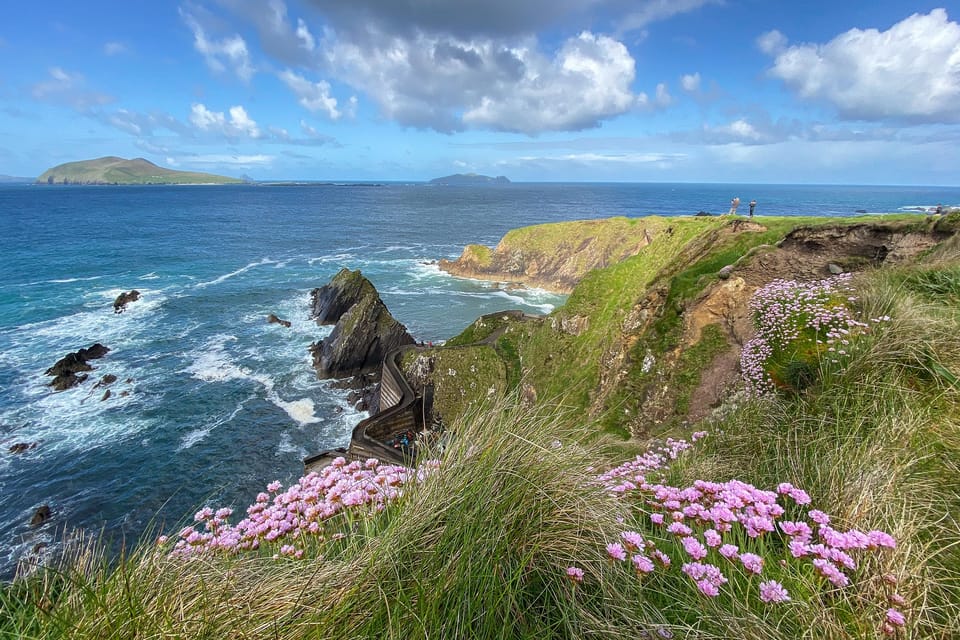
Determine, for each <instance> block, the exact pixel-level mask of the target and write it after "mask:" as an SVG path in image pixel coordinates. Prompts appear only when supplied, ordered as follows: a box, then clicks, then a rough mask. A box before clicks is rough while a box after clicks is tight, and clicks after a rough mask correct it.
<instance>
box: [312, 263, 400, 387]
mask: <svg viewBox="0 0 960 640" xmlns="http://www.w3.org/2000/svg"><path fill="white" fill-rule="evenodd" d="M358 296H359V297H358ZM347 302H350V305H349V307H347V308H346V309H344V310H343V311H341V309H342V308H343V307H344V305H346V303H347ZM313 311H314V316H315V317H316V319H317V321H318V322H321V320H323V321H324V322H328V321H329V319H330V318H331V317H333V316H337V317H338V319H337V320H336V326H335V327H334V328H333V331H332V332H331V333H330V335H329V336H328V337H327V338H325V339H324V340H321V341H320V342H317V343H315V344H313V345H311V346H310V351H311V353H312V354H313V366H314V367H315V368H316V370H317V375H318V376H319V377H320V378H346V377H349V376H356V375H359V374H361V373H365V372H368V371H376V370H378V369H379V368H380V364H381V363H382V362H383V357H384V356H385V355H386V353H387V352H388V351H390V350H391V349H394V348H396V347H399V346H402V345H405V344H413V343H414V340H413V337H412V336H411V335H410V334H409V333H407V329H406V327H404V326H403V325H402V324H400V323H399V322H397V321H396V319H394V317H393V316H392V315H390V312H389V311H388V310H387V307H386V305H384V304H383V301H382V300H380V296H379V295H378V294H377V290H376V288H374V286H373V284H372V283H371V282H370V281H369V280H367V279H366V278H365V277H363V275H361V274H360V272H359V271H353V272H351V271H347V270H346V269H344V270H342V271H341V272H340V273H338V274H337V275H336V276H335V277H334V279H333V280H332V281H331V283H330V285H327V286H326V287H322V288H320V289H314V294H313ZM338 314H339V315H338Z"/></svg>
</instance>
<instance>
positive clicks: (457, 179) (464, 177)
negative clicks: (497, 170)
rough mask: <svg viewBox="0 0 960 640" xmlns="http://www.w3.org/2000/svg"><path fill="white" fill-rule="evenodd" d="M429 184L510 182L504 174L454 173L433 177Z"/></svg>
mask: <svg viewBox="0 0 960 640" xmlns="http://www.w3.org/2000/svg"><path fill="white" fill-rule="evenodd" d="M429 184H436V185H441V186H477V185H485V184H510V180H508V179H507V177H506V176H497V177H496V178H493V177H491V176H482V175H480V174H479V173H455V174H453V175H452V176H444V177H442V178H434V179H433V180H431V181H430V182H429Z"/></svg>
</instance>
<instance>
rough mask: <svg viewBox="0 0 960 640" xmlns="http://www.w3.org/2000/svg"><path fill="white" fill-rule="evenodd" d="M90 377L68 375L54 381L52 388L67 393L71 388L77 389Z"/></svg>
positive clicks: (58, 377) (51, 384)
mask: <svg viewBox="0 0 960 640" xmlns="http://www.w3.org/2000/svg"><path fill="white" fill-rule="evenodd" d="M88 377H89V376H87V374H85V373H84V374H82V375H79V376H78V375H77V374H75V373H67V374H64V375H62V376H57V377H56V378H54V379H53V382H51V383H50V386H51V387H53V390H54V391H66V390H67V389H70V388H71V387H75V386H77V385H78V384H80V383H81V382H83V381H84V380H86V379H87V378H88Z"/></svg>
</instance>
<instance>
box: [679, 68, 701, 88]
mask: <svg viewBox="0 0 960 640" xmlns="http://www.w3.org/2000/svg"><path fill="white" fill-rule="evenodd" d="M680 86H681V87H683V90H684V91H686V92H687V93H696V92H697V91H699V90H700V72H699V71H698V72H697V73H690V74H686V75H683V76H681V77H680Z"/></svg>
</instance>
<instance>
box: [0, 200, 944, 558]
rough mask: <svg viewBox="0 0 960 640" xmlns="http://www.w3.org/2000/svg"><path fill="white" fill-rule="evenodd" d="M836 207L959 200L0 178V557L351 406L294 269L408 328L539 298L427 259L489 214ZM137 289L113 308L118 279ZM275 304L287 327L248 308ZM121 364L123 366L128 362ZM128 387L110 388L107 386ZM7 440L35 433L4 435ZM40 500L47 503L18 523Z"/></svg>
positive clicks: (481, 226) (242, 497) (224, 495)
mask: <svg viewBox="0 0 960 640" xmlns="http://www.w3.org/2000/svg"><path fill="white" fill-rule="evenodd" d="M734 195H738V196H739V197H740V198H741V200H742V201H743V204H742V205H741V208H742V209H741V210H742V211H744V212H745V207H746V202H748V201H749V200H750V199H751V198H756V199H757V200H758V202H759V206H758V213H762V214H774V213H776V214H784V215H793V214H804V215H810V214H821V215H852V214H853V213H854V212H855V211H856V210H857V209H865V210H868V211H871V212H885V211H897V210H902V209H904V208H911V207H927V206H933V205H935V204H937V203H938V202H943V203H944V204H952V203H960V189H957V188H932V187H931V188H894V187H777V186H766V185H765V186H745V185H619V184H617V185H614V184H610V185H589V184H588V185H581V184H577V185H563V184H515V185H509V186H505V187H497V188H470V187H463V188H461V187H428V186H425V185H393V184H392V185H381V186H333V185H324V186H285V187H265V186H231V187H206V186H205V187H68V188H50V187H33V186H0V256H2V260H0V446H2V448H0V575H2V574H7V575H8V574H9V572H10V570H11V568H12V566H13V563H14V562H15V560H16V558H17V557H19V556H20V555H21V554H23V553H24V552H26V551H28V550H29V549H31V548H32V547H33V546H34V545H35V544H37V543H38V542H44V543H48V544H50V548H51V549H53V548H56V544H55V542H56V539H57V537H58V535H59V534H58V532H59V531H62V530H63V528H64V527H78V528H86V529H91V530H97V531H99V530H101V529H103V530H105V531H106V532H107V534H108V535H110V536H111V537H112V539H113V540H115V541H118V540H120V539H121V538H123V537H126V538H127V539H128V540H129V539H131V538H135V537H136V536H138V535H139V534H140V533H141V532H142V531H143V530H144V528H145V527H146V526H147V525H148V523H150V521H151V520H156V521H157V522H159V523H161V524H162V525H163V526H165V527H166V528H168V529H169V528H172V527H173V526H174V524H175V523H176V522H177V521H178V520H179V519H180V518H181V517H182V516H183V515H184V514H187V513H192V512H193V510H195V508H197V507H198V506H200V505H202V504H203V503H205V502H209V503H216V504H219V505H233V506H235V507H243V506H245V505H246V504H248V503H249V502H250V501H251V499H252V498H253V496H254V495H255V494H256V492H257V491H258V490H260V489H261V488H262V487H263V486H264V485H265V484H266V483H267V482H269V481H271V480H274V479H280V480H282V481H284V482H288V481H290V480H293V479H295V478H296V477H298V475H299V474H300V472H301V471H302V464H301V461H302V458H303V457H304V456H305V455H307V454H309V453H313V452H316V451H319V450H322V449H325V448H329V447H333V446H341V445H344V444H346V443H347V441H348V440H349V434H350V431H351V429H352V427H353V426H354V425H355V424H356V423H357V422H358V421H359V420H360V419H362V417H363V415H362V414H360V413H358V412H356V411H355V410H353V409H352V407H351V406H350V404H349V403H348V402H347V399H346V393H345V392H344V391H342V390H337V389H335V388H332V386H331V385H330V384H329V383H328V382H324V381H319V380H317V379H316V376H315V375H314V372H313V369H312V367H311V363H310V356H309V353H308V351H307V346H308V345H309V344H310V343H311V342H314V341H316V340H318V339H320V338H322V337H323V336H325V335H326V334H327V332H328V331H329V328H321V327H317V326H316V325H315V324H314V323H312V322H311V321H309V319H308V318H307V312H308V302H309V291H310V289H312V288H314V287H318V286H321V285H323V284H324V283H326V282H327V281H328V280H329V279H330V277H331V276H333V274H335V273H336V272H337V271H338V270H339V269H340V268H342V267H348V268H351V269H361V270H362V271H363V272H364V274H365V275H367V276H368V277H369V278H370V279H371V280H372V281H373V283H374V284H375V285H376V286H377V288H378V289H379V291H380V293H381V296H382V297H383V299H384V301H385V302H386V304H387V306H388V307H389V309H390V311H391V312H392V313H393V314H394V316H396V317H397V318H398V319H399V320H400V321H401V322H403V323H404V324H406V326H407V327H408V329H409V330H410V332H411V333H412V334H413V335H414V337H415V338H417V339H418V340H425V341H426V340H430V341H438V340H442V339H445V338H448V337H450V336H452V335H454V334H456V333H458V332H459V331H460V330H462V329H463V328H464V327H466V326H467V325H468V324H470V323H471V322H472V321H473V320H474V319H475V318H476V317H477V316H478V315H481V314H483V313H490V312H493V311H498V310H502V309H508V308H520V309H524V310H526V311H529V312H535V313H548V312H550V311H551V310H552V309H553V308H555V306H557V305H560V304H562V302H563V297H562V296H556V295H552V294H549V293H546V292H543V291H525V292H517V291H510V292H505V291H501V290H499V289H497V288H496V287H495V286H494V285H492V284H490V283H482V282H474V281H468V280H463V279H458V278H453V277H450V276H447V275H445V274H443V273H441V272H440V271H439V270H438V269H437V268H436V266H435V265H433V264H432V262H433V261H435V260H436V259H439V258H443V257H448V258H452V257H456V256H457V255H459V253H460V251H461V250H462V248H463V245H464V244H467V243H482V244H487V245H491V246H492V245H494V244H496V242H497V241H498V240H499V239H500V237H501V236H502V235H503V234H504V233H505V232H506V231H508V230H509V229H512V228H515V227H519V226H524V225H528V224H536V223H541V222H553V221H560V220H572V219H581V218H592V217H605V216H610V215H628V216H640V215H650V214H655V213H656V214H663V215H686V214H691V213H694V212H696V211H699V210H708V211H713V212H721V211H725V210H726V208H727V207H728V206H729V201H730V198H731V197H733V196H734ZM134 288H135V289H138V290H139V291H141V293H142V294H143V299H142V300H140V301H139V302H136V303H132V304H131V305H130V306H129V308H128V311H127V312H126V313H123V314H120V315H116V314H114V313H113V309H112V302H113V300H114V298H115V297H116V296H117V295H118V294H119V293H120V292H122V291H126V290H129V289H134ZM269 313H275V314H276V315H278V316H280V317H281V318H285V319H288V320H290V321H291V322H292V323H293V325H292V327H291V328H289V329H285V328H283V327H280V326H278V325H270V324H267V323H266V321H265V319H266V316H267V314H269ZM94 342H101V343H103V344H104V345H106V346H108V347H109V348H110V349H111V352H110V353H109V354H108V355H107V356H106V357H105V358H103V359H101V360H98V361H94V362H93V364H94V366H95V367H96V371H94V372H93V373H92V378H98V377H100V376H102V375H103V374H107V373H110V374H114V375H116V376H117V377H118V378H119V380H118V381H117V382H116V383H114V384H113V385H111V389H112V394H113V395H112V397H111V398H109V399H108V400H106V401H104V402H101V401H100V396H101V395H102V389H98V390H91V387H92V384H93V379H91V380H90V381H88V382H86V383H85V384H83V385H80V386H79V387H77V388H74V389H70V390H67V391H64V392H61V393H53V392H52V391H51V390H50V388H49V387H48V386H47V383H48V382H49V380H50V379H49V378H48V377H46V376H44V375H43V372H44V370H46V369H47V367H49V366H51V365H52V364H53V363H54V362H56V361H57V360H58V359H59V358H60V357H62V356H63V355H65V354H66V353H68V352H71V351H75V350H77V349H79V348H80V347H86V346H89V345H90V344H92V343H94ZM127 380H129V382H127ZM124 391H126V392H128V394H127V395H126V396H121V395H120V394H121V393H122V392H124ZM17 442H37V443H38V446H37V447H36V448H35V449H33V450H30V451H28V452H26V453H22V454H17V455H13V454H8V453H7V448H8V447H9V446H10V445H12V444H14V443H17ZM41 504H48V505H50V507H51V508H52V510H53V513H54V518H53V520H52V521H51V522H50V523H49V524H46V525H44V526H42V527H39V528H31V527H30V526H29V525H28V522H29V520H30V517H31V515H32V513H33V511H34V510H35V509H36V508H37V507H38V506H39V505H41Z"/></svg>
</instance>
